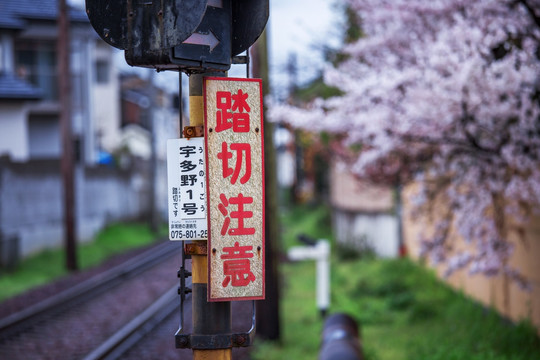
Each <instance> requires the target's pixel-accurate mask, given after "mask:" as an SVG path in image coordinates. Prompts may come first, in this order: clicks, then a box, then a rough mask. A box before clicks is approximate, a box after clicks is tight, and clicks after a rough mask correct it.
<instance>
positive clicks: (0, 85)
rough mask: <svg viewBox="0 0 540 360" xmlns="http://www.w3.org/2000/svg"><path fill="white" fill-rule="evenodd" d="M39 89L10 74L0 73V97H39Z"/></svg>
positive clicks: (25, 98) (21, 98) (28, 98)
mask: <svg viewBox="0 0 540 360" xmlns="http://www.w3.org/2000/svg"><path fill="white" fill-rule="evenodd" d="M41 96H42V93H41V90H39V89H38V88H36V87H34V86H32V85H31V84H29V83H27V82H25V81H24V80H21V79H19V78H17V77H16V76H15V75H12V74H0V99H11V100H13V99H20V100H31V99H40V98H41Z"/></svg>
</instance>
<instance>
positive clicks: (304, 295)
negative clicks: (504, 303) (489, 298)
mask: <svg viewBox="0 0 540 360" xmlns="http://www.w3.org/2000/svg"><path fill="white" fill-rule="evenodd" d="M325 217H326V218H325ZM327 217H328V212H327V211H326V210H325V209H321V208H314V209H309V208H307V207H301V208H297V209H294V210H293V211H291V212H289V213H287V214H285V215H284V217H283V219H282V221H283V224H284V231H285V233H284V238H285V241H284V244H285V246H286V247H288V246H290V245H291V244H294V243H293V240H292V238H294V236H295V234H296V233H298V232H304V233H307V234H309V235H311V236H313V237H318V238H322V237H325V238H331V236H330V235H329V234H328V232H329V226H328V223H329V221H328V219H327ZM303 226H306V227H305V228H304V227H303ZM309 226H311V227H309ZM318 231H321V234H322V235H320V236H318V235H317V234H318V233H317V232H318ZM331 271H332V274H331V287H332V300H331V309H330V312H345V313H348V314H349V315H351V316H353V317H354V318H356V319H357V321H358V323H359V324H361V333H362V335H361V337H362V344H363V347H364V353H365V355H366V360H531V359H540V340H539V338H538V337H537V333H536V329H535V328H534V327H533V326H532V325H530V324H528V323H520V324H517V325H514V324H511V323H509V322H508V321H506V320H503V319H501V318H500V316H498V314H496V313H495V312H494V311H491V310H489V309H486V308H483V307H482V306H480V305H478V304H477V303H475V302H473V301H471V300H470V299H468V298H467V297H466V296H464V295H463V294H461V293H459V292H456V291H454V290H453V289H451V288H450V287H448V286H447V285H445V284H444V283H442V282H441V281H439V279H437V277H436V276H435V274H434V273H433V272H432V271H430V270H428V269H425V268H423V267H421V266H419V265H417V264H415V263H413V262H411V261H409V260H406V259H395V260H377V259H374V258H369V257H367V258H366V257H364V258H361V259H358V258H356V259H351V258H350V257H346V258H338V257H337V256H336V255H334V256H333V257H332V270H331ZM281 274H282V280H283V283H284V284H283V290H284V291H283V295H282V297H283V299H282V300H283V301H282V305H281V311H282V314H281V319H282V340H281V342H280V343H272V342H256V343H255V348H254V351H253V358H254V359H256V360H259V359H260V360H262V359H264V360H272V359H295V360H301V359H316V358H317V355H318V351H319V346H320V334H321V329H322V320H321V319H320V316H319V313H318V310H317V309H316V305H315V264H314V263H313V262H301V263H287V264H283V266H282V268H281Z"/></svg>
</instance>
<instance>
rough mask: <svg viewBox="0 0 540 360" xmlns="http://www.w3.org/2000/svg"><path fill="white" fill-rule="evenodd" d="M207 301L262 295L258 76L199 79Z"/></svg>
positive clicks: (261, 150)
mask: <svg viewBox="0 0 540 360" xmlns="http://www.w3.org/2000/svg"><path fill="white" fill-rule="evenodd" d="M204 108H205V145H206V147H205V149H206V168H207V171H206V174H207V178H206V180H207V181H206V184H207V188H208V190H207V195H208V196H207V201H208V230H209V237H208V249H209V254H208V300H209V301H226V300H254V299H264V295H265V292H264V291H265V288H264V280H265V279H264V276H265V274H264V255H265V250H264V152H263V115H262V83H261V80H259V79H235V78H213V77H208V78H205V79H204Z"/></svg>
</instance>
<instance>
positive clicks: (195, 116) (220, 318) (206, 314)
mask: <svg viewBox="0 0 540 360" xmlns="http://www.w3.org/2000/svg"><path fill="white" fill-rule="evenodd" d="M205 75H212V76H223V74H222V73H218V74H214V73H213V74H194V75H191V76H190V77H189V119H190V120H189V122H190V126H203V124H204V106H203V76H205ZM186 254H189V255H191V259H192V260H191V271H192V276H193V277H192V281H193V282H192V294H191V299H192V321H193V334H194V335H215V334H230V333H231V302H230V301H225V302H208V301H207V285H208V249H207V243H206V241H193V242H192V243H190V244H186ZM231 358H232V348H227V349H212V350H205V349H193V359H194V360H230V359H231Z"/></svg>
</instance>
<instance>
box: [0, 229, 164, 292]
mask: <svg viewBox="0 0 540 360" xmlns="http://www.w3.org/2000/svg"><path fill="white" fill-rule="evenodd" d="M155 238H156V235H154V234H152V232H151V231H150V228H149V227H148V226H147V225H146V224H139V223H127V224H114V225H111V226H109V227H107V228H106V229H104V230H103V231H102V232H101V233H99V234H98V235H97V237H96V239H95V240H94V241H92V242H91V243H87V244H83V245H80V246H79V247H78V254H77V255H78V261H79V267H80V268H81V269H85V268H88V267H91V266H94V265H97V264H99V263H101V262H102V261H104V260H106V259H107V258H109V257H110V256H112V255H115V254H118V253H121V252H123V251H126V250H128V249H132V248H136V247H140V246H144V245H148V244H150V243H151V242H152V241H153V240H154V239H155ZM64 264H65V259H64V251H63V250H62V249H57V250H46V251H43V252H41V253H39V254H36V255H34V256H32V257H29V258H27V259H24V260H23V261H22V262H21V263H20V264H19V266H18V267H17V269H16V270H15V271H13V272H10V273H0V301H2V300H5V299H7V298H9V297H12V296H15V295H17V294H20V293H22V292H24V291H26V290H28V289H31V288H33V287H36V286H39V285H43V284H46V283H48V282H50V281H53V280H55V279H57V278H59V277H61V276H64V275H66V274H67V273H68V272H67V271H66V270H65V266H64Z"/></svg>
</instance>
